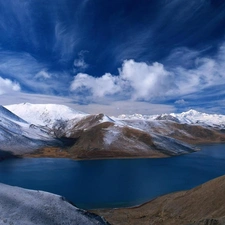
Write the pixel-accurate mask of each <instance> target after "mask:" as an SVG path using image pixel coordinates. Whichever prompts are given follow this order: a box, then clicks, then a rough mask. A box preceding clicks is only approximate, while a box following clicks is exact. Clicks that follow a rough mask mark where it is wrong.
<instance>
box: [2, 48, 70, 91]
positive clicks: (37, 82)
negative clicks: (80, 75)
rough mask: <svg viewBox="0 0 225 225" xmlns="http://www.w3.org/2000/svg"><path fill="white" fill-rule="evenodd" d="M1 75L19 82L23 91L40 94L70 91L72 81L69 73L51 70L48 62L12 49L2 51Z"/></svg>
mask: <svg viewBox="0 0 225 225" xmlns="http://www.w3.org/2000/svg"><path fill="white" fill-rule="evenodd" d="M0 75H1V76H2V77H3V78H8V79H11V80H16V81H17V82H19V83H20V85H21V87H22V89H23V91H29V92H33V93H40V94H58V95H62V94H65V93H68V92H67V89H68V85H67V84H68V83H69V82H70V81H71V78H70V75H69V74H68V73H66V72H63V71H60V72H49V71H48V65H47V64H44V63H41V62H38V61H37V60H36V59H35V58H34V57H33V56H31V55H30V54H28V53H16V52H10V51H0ZM62 80H63V82H62Z"/></svg>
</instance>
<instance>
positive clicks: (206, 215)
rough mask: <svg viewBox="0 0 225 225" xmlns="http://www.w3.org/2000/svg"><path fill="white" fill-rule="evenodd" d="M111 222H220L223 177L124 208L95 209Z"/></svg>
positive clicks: (223, 219)
mask: <svg viewBox="0 0 225 225" xmlns="http://www.w3.org/2000/svg"><path fill="white" fill-rule="evenodd" d="M95 213H97V214H99V215H101V216H104V218H106V220H108V221H109V222H110V223H111V224H113V225H136V224H140V225H142V224H143V225H147V224H148V225H149V224H151V225H222V224H223V225H224V224H225V176H222V177H219V178H216V179H214V180H211V181H209V182H207V183H205V184H203V185H200V186H198V187H196V188H194V189H191V190H189V191H182V192H177V193H172V194H168V195H165V196H162V197H159V198H156V199H155V200H153V201H150V202H148V203H146V204H144V205H141V206H139V207H135V208H127V209H111V210H110V209H107V210H95Z"/></svg>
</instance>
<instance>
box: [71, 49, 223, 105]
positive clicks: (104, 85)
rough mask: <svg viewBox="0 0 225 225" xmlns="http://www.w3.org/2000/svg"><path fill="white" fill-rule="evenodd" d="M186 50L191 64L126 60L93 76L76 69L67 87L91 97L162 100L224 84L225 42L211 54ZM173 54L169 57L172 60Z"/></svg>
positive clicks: (180, 97)
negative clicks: (115, 69)
mask: <svg viewBox="0 0 225 225" xmlns="http://www.w3.org/2000/svg"><path fill="white" fill-rule="evenodd" d="M185 52H186V53H187V54H188V55H186V56H185V58H186V59H190V60H191V61H192V63H191V64H187V63H186V64H185V65H184V66H182V65H183V64H182V63H181V65H177V66H176V65H175V64H174V65H173V66H172V67H165V66H164V65H163V64H161V63H158V62H154V63H152V64H147V63H145V62H135V61H134V60H132V59H130V60H125V61H124V62H123V64H122V66H121V68H119V74H118V75H112V74H110V73H106V74H105V75H103V76H102V77H99V78H94V77H92V76H90V75H88V74H81V73H79V74H78V75H77V76H75V77H74V80H73V82H72V83H71V88H70V90H71V91H73V92H75V93H76V92H77V91H80V90H83V91H84V90H85V91H86V96H89V98H90V96H92V100H93V99H95V98H96V97H101V98H104V97H109V95H111V96H112V97H114V100H118V99H121V98H122V97H123V99H132V100H136V101H138V100H144V101H151V100H159V101H161V100H163V99H182V98H184V97H185V96H186V95H190V94H198V93H201V94H202V93H203V92H204V91H205V90H206V89H209V88H213V87H216V86H218V85H223V84H225V73H224V71H225V45H222V46H221V47H220V48H219V51H218V54H217V56H215V57H214V58H209V57H199V56H198V54H197V53H196V52H194V53H192V52H191V51H187V50H185ZM175 55H176V54H175ZM175 55H174V56H175ZM174 56H173V57H172V58H173V60H174V61H175V58H174ZM182 61H185V60H184V58H183V59H182V60H181V61H180V62H182Z"/></svg>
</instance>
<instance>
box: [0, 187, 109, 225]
mask: <svg viewBox="0 0 225 225" xmlns="http://www.w3.org/2000/svg"><path fill="white" fill-rule="evenodd" d="M0 208H1V210H0V224H18V225H24V224H29V225H35V224H39V225H46V224H48V225H61V224H64V225H71V224H73V225H80V224H88V225H107V224H108V225H109V223H107V222H106V221H105V220H104V219H103V218H102V217H100V216H97V215H95V214H93V213H89V212H87V211H85V210H82V209H79V208H77V207H75V206H74V205H72V204H71V203H69V202H68V201H66V200H65V199H64V197H62V196H58V195H55V194H51V193H47V192H43V191H34V190H27V189H23V188H19V187H13V186H9V185H5V184H0Z"/></svg>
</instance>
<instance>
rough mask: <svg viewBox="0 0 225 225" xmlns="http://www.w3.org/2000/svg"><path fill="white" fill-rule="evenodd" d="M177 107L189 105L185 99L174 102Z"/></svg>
mask: <svg viewBox="0 0 225 225" xmlns="http://www.w3.org/2000/svg"><path fill="white" fill-rule="evenodd" d="M174 103H175V104H177V105H185V104H187V102H186V101H185V100H184V99H179V100H177V101H175V102H174Z"/></svg>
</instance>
